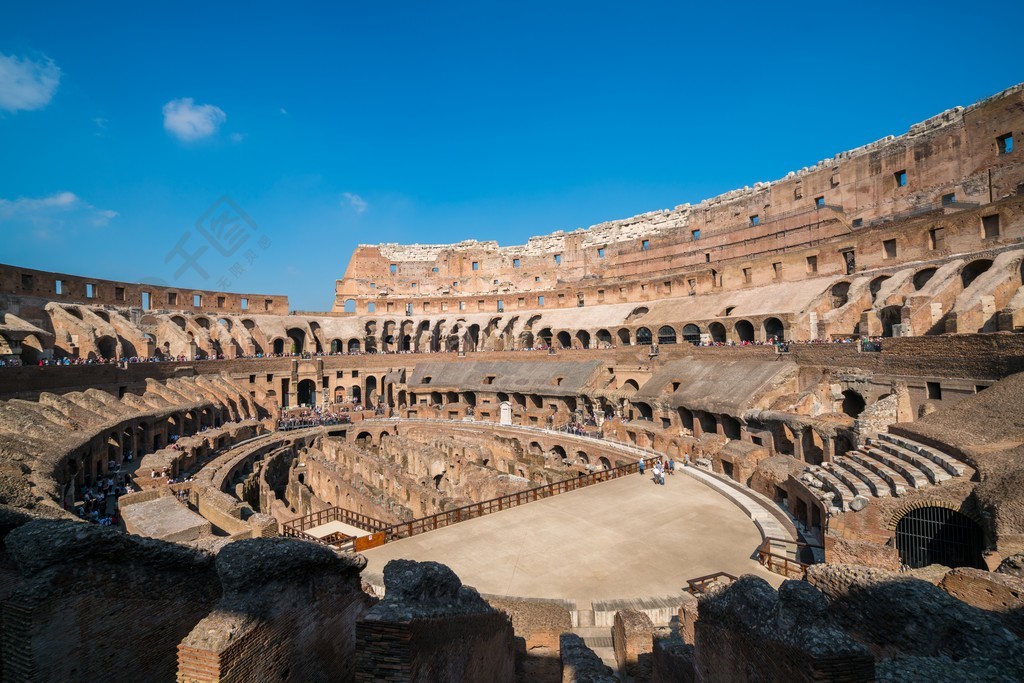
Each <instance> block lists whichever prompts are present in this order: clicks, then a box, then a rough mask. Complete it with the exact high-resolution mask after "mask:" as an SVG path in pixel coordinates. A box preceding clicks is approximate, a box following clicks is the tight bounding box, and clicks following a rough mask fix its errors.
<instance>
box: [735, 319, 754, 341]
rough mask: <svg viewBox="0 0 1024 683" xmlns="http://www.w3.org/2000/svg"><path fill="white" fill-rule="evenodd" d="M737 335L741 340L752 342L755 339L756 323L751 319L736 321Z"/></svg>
mask: <svg viewBox="0 0 1024 683" xmlns="http://www.w3.org/2000/svg"><path fill="white" fill-rule="evenodd" d="M736 337H737V338H738V339H739V340H740V341H741V342H752V341H754V325H753V323H751V322H750V321H749V320H739V321H737V322H736Z"/></svg>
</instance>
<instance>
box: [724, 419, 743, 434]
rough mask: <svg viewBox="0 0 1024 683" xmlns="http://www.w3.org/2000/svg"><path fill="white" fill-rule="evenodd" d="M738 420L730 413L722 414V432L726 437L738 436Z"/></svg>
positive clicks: (739, 428)
mask: <svg viewBox="0 0 1024 683" xmlns="http://www.w3.org/2000/svg"><path fill="white" fill-rule="evenodd" d="M740 430H741V427H740V421H739V420H737V419H736V418H735V417H733V416H732V415H724V414H723V415H722V433H723V434H725V437H726V438H728V439H739V438H740Z"/></svg>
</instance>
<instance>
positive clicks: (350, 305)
mask: <svg viewBox="0 0 1024 683" xmlns="http://www.w3.org/2000/svg"><path fill="white" fill-rule="evenodd" d="M345 312H346V313H355V312H356V300H355V299H345Z"/></svg>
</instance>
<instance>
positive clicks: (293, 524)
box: [281, 507, 389, 549]
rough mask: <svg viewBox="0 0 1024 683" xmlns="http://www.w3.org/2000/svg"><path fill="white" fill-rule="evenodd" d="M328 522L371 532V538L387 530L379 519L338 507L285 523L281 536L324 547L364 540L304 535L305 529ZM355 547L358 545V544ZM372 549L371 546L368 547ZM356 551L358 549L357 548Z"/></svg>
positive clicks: (347, 537)
mask: <svg viewBox="0 0 1024 683" xmlns="http://www.w3.org/2000/svg"><path fill="white" fill-rule="evenodd" d="M329 522H341V523H343V524H348V525H350V526H354V527H357V528H359V529H362V530H364V531H369V532H371V533H370V534H368V536H373V535H374V534H376V533H379V532H381V531H383V530H385V529H387V528H388V526H389V525H388V523H387V522H382V521H381V520H379V519H374V518H373V517H369V516H367V515H364V514H362V513H360V512H353V511H352V510H346V509H345V508H340V507H331V508H325V509H323V510H317V511H316V512H314V513H312V514H308V515H305V516H304V517H299V518H298V519H293V520H291V521H290V522H285V523H284V524H282V525H281V535H282V536H291V537H293V538H301V539H302V540H304V541H312V542H313V543H321V544H324V545H334V546H338V545H343V544H345V543H348V542H349V541H358V539H359V538H366V537H364V536H360V537H355V536H346V535H344V534H331V535H330V536H328V537H324V538H316V537H315V536H310V535H309V534H307V533H306V530H307V529H312V528H314V527H318V526H322V525H324V524H327V523H329ZM355 545H357V546H358V545H359V544H358V542H357V543H356V544H355ZM370 547H373V546H370ZM357 549H358V548H357Z"/></svg>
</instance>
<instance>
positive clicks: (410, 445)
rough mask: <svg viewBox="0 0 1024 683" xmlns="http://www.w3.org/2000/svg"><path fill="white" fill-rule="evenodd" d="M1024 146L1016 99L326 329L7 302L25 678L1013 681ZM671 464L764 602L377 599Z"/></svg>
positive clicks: (178, 311)
mask: <svg viewBox="0 0 1024 683" xmlns="http://www.w3.org/2000/svg"><path fill="white" fill-rule="evenodd" d="M1022 131H1024V85H1018V86H1015V87H1012V88H1009V89H1007V90H1005V91H1003V92H1000V93H997V94H995V95H993V96H992V97H990V98H988V99H986V100H984V101H981V102H978V103H976V104H974V105H971V106H968V107H965V108H963V107H957V108H954V109H951V110H949V111H946V112H943V113H942V114H939V115H937V116H935V117H933V118H932V119H929V120H928V121H925V122H923V123H921V124H918V125H915V126H913V127H911V129H910V130H909V131H907V132H906V133H905V134H903V135H900V136H898V137H888V138H885V139H883V140H880V141H877V142H874V143H871V144H868V145H866V146H864V147H861V148H858V149H855V150H851V151H848V152H843V153H840V154H838V155H836V156H835V157H833V158H831V159H827V160H824V161H821V162H819V163H818V164H815V165H814V166H811V167H808V168H805V169H802V170H800V171H799V172H794V173H791V174H789V175H787V176H786V177H785V178H782V179H779V180H775V181H772V182H767V183H756V184H755V185H754V186H753V187H746V188H743V189H739V190H735V191H733V192H729V193H726V194H724V195H721V196H719V197H714V198H711V199H708V200H705V201H704V202H701V203H700V204H698V205H693V206H691V205H683V206H678V207H675V208H673V209H668V210H664V211H652V212H648V213H645V214H643V215H640V216H635V217H632V218H628V219H624V220H615V221H609V222H606V223H602V224H599V225H596V226H592V227H590V228H588V229H580V230H574V231H571V232H562V231H560V232H556V233H552V234H548V235H541V236H537V237H533V238H531V239H529V240H528V241H527V243H526V244H524V245H516V246H499V245H498V244H497V243H496V242H490V241H476V240H469V241H466V242H461V243H459V244H452V245H398V244H379V245H361V246H360V247H358V248H357V249H356V251H355V252H354V253H353V254H352V256H351V259H350V261H349V264H348V267H347V269H346V270H345V272H344V273H343V274H342V276H341V277H340V278H339V279H338V280H337V282H336V286H335V303H334V306H333V309H332V310H331V311H322V312H301V311H290V309H289V304H288V298H287V296H284V295H277V294H271V295H264V294H255V293H237V292H236V293H231V292H217V291H192V290H185V289H182V288H176V287H158V286H152V285H141V284H133V283H123V282H114V281H106V280H98V279H94V278H91V277H86V276H76V275H67V274H63V273H51V272H44V271H36V270H30V269H25V268H20V267H17V266H16V265H3V266H0V536H2V540H3V551H2V553H0V647H2V653H3V657H2V678H3V680H11V681H51V680H52V681H57V680H84V679H95V678H98V677H102V678H104V679H111V680H133V681H134V680H138V679H139V677H140V672H142V673H144V677H145V678H147V679H151V680H171V679H175V680H178V681H183V682H184V681H189V682H193V681H194V682H200V681H215V680H217V681H234V680H237V681H243V680H269V679H275V680H293V681H298V680H396V681H398V680H401V681H405V680H410V681H411V680H467V681H471V680H487V681H493V680H539V681H544V680H565V681H598V680H614V679H615V678H616V677H618V678H620V679H622V680H630V679H632V680H638V681H643V680H652V681H668V680H673V681H676V680H684V681H689V680H693V681H716V680H759V681H763V680H779V681H782V680H786V681H792V680H835V681H854V680H858V681H859V680H883V681H884V680H893V681H896V680H901V681H903V680H925V679H927V680H957V681H969V680H979V681H980V680H986V681H999V680H1020V679H1022V678H1024V663H1022V662H1024V651H1022V649H1021V643H1020V639H1021V637H1022V634H1024V620H1022V616H1021V615H1022V614H1024V608H1022V602H1021V596H1022V590H1024V585H1022V584H1021V581H1022V578H1021V576H1022V574H1024V569H1022V567H1024V562H1022V560H1021V557H1022V553H1024V500H1022V496H1024V493H1022V491H1024V469H1022V468H1021V466H1020V463H1021V461H1022V460H1021V458H1022V455H1024V408H1022V407H1024V249H1022V248H1021V240H1022V239H1024V163H1022V161H1021V159H1022V158H1024V157H1022V156H1021V154H1022V152H1021V149H1020V145H1019V144H1018V145H1017V146H1014V145H1013V139H1014V137H1017V138H1018V143H1019V138H1020V137H1021V136H1022V135H1024V133H1022ZM655 458H657V459H658V460H661V459H666V460H671V461H672V462H674V463H676V464H677V465H678V469H677V471H676V472H675V474H676V476H680V477H687V480H688V481H689V480H693V481H696V482H699V484H700V485H701V486H706V490H707V491H712V492H713V493H714V495H715V496H720V497H721V499H722V500H726V501H728V502H729V503H730V504H734V506H735V508H736V509H739V510H742V512H743V514H745V515H746V516H745V517H744V518H743V523H744V524H747V522H749V524H750V526H749V528H751V529H756V533H757V535H758V537H759V538H760V539H761V540H760V545H758V546H757V547H751V548H749V549H747V548H746V547H743V554H744V556H746V555H747V553H749V554H750V555H751V556H755V557H757V558H758V562H759V563H760V564H759V565H756V564H754V563H753V562H751V563H750V564H751V565H753V567H754V569H756V570H758V571H761V570H763V571H762V573H761V574H759V575H757V576H755V575H753V574H750V573H749V570H750V567H743V566H732V565H730V566H724V564H723V566H721V567H717V570H718V571H717V573H712V574H710V575H707V576H691V575H685V576H683V575H680V576H673V577H671V579H672V581H673V583H674V584H675V585H676V586H677V587H678V588H679V590H676V592H675V593H673V594H672V595H671V596H665V595H632V594H630V595H622V596H616V597H617V598H618V597H621V600H604V601H601V602H598V601H596V600H590V601H589V602H588V600H587V599H584V596H581V595H576V594H572V595H569V594H566V595H559V596H556V597H550V596H547V597H544V596H536V595H490V594H488V595H484V596H481V595H480V594H479V593H478V592H477V590H476V589H475V588H472V587H471V585H472V582H473V581H475V580H476V579H475V578H473V577H468V576H461V577H459V576H456V575H455V574H454V573H453V572H452V571H451V570H450V569H448V568H447V567H445V566H443V565H441V564H437V563H431V562H423V563H420V562H416V561H414V560H415V559H416V558H412V557H410V558H408V559H405V560H401V561H395V562H392V563H391V564H388V565H387V568H386V569H385V570H384V572H383V576H382V577H379V576H376V575H375V576H370V573H371V572H369V571H367V570H366V566H367V560H366V557H367V556H370V554H371V553H372V552H373V551H374V550H375V549H377V548H380V547H382V546H385V547H386V546H388V545H389V544H392V543H396V542H398V541H401V540H402V539H406V538H411V537H413V536H416V535H420V534H426V533H434V532H435V531H436V530H438V529H441V528H445V527H453V528H455V529H466V528H469V527H467V526H460V525H463V523H464V522H467V521H469V520H474V519H477V518H479V517H482V516H486V515H501V514H503V512H504V511H505V510H506V509H509V508H512V507H518V506H521V505H533V504H534V503H535V502H536V501H538V500H541V499H544V498H549V497H552V496H560V495H562V494H566V493H569V492H571V491H577V490H579V489H583V488H586V487H601V486H611V485H613V484H612V482H614V481H615V480H620V481H621V480H622V479H623V478H624V477H626V475H633V474H635V473H636V472H637V470H638V462H639V461H641V460H644V459H646V461H648V462H649V463H650V464H653V462H654V459H655ZM591 490H592V489H591ZM702 490H703V489H702ZM573 495H576V494H573ZM748 518H749V519H748ZM687 523H688V524H691V523H692V522H690V521H687ZM723 533H724V532H723ZM751 533H754V532H753V531H752V532H751ZM469 537H470V534H468V533H467V543H469V542H470V540H471V538H469ZM433 538H436V536H434V537H433ZM730 539H731V537H730ZM391 547H400V546H397V545H396V546H391ZM736 547H739V546H736ZM558 550H559V549H558V548H554V549H553V551H552V553H551V554H552V556H553V559H552V562H554V561H555V560H560V559H562V558H559V557H558V555H559V553H558V552H557V551H558ZM649 550H650V549H648V548H630V549H629V551H630V552H631V553H633V554H635V555H636V554H641V553H643V552H646V551H649ZM691 550H692V549H691V548H686V547H679V548H670V549H668V551H669V552H672V553H678V558H679V559H680V560H683V559H686V558H687V557H688V553H690V552H691ZM612 552H613V551H612V549H611V548H609V549H608V558H609V559H608V563H609V564H614V562H615V559H614V555H613V554H612ZM608 569H609V568H608V567H596V568H595V567H589V566H588V567H574V568H573V570H574V571H575V570H579V571H578V573H579V574H580V575H581V576H584V575H588V574H589V575H595V576H599V575H601V574H602V573H604V574H607V573H608ZM694 573H700V572H694ZM463 582H465V583H466V584H469V585H464V584H463ZM581 582H582V579H581ZM673 590H675V589H673ZM684 591H685V592H684ZM111 634H121V635H122V636H130V637H120V638H118V639H117V644H118V646H117V648H111V647H110V645H111V637H112V636H111ZM126 662H129V663H130V665H129V666H126V665H125V663H126Z"/></svg>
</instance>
